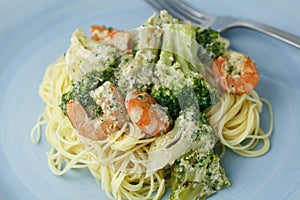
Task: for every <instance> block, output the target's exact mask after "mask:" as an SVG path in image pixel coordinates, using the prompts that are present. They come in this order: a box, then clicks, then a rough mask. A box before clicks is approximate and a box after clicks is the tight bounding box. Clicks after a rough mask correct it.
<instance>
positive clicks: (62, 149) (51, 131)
mask: <svg viewBox="0 0 300 200" xmlns="http://www.w3.org/2000/svg"><path fill="white" fill-rule="evenodd" d="M69 86H70V79H69V76H68V74H67V71H66V67H65V61H64V58H63V57H62V58H60V59H58V60H57V61H56V62H55V63H54V64H52V65H50V66H49V68H48V69H47V71H46V73H45V77H44V79H43V82H42V84H41V86H40V90H39V93H40V95H41V97H42V99H43V100H44V102H46V106H45V110H44V113H43V118H44V120H45V121H43V119H42V118H40V122H39V123H37V125H36V126H35V127H34V128H33V131H32V133H31V136H32V140H33V141H35V142H38V140H39V139H40V134H41V132H40V130H37V129H38V127H39V126H40V125H41V123H43V124H44V123H46V124H47V125H46V129H45V135H46V139H47V141H48V142H49V144H50V145H51V149H50V151H49V153H48V164H49V167H50V169H51V171H52V172H53V173H54V174H56V175H63V174H65V173H66V172H68V171H69V170H70V169H72V168H86V167H88V168H89V170H90V172H91V174H92V175H93V176H94V177H95V178H96V179H98V180H100V181H101V184H102V188H103V189H104V190H105V191H106V193H107V195H108V196H109V197H110V198H111V199H124V198H126V199H141V198H146V199H160V197H161V196H162V195H163V194H164V191H165V187H166V180H165V176H167V175H168V173H170V172H168V170H165V169H161V170H158V171H156V172H154V173H153V174H151V175H150V176H149V177H146V174H145V169H144V168H145V167H146V165H147V158H146V156H147V151H149V148H150V147H149V145H148V144H149V143H151V142H152V141H153V140H154V139H155V138H149V139H142V140H141V139H139V137H140V136H141V133H140V131H139V130H138V129H137V128H136V127H135V126H134V125H133V124H130V123H129V124H125V125H124V126H123V128H122V129H121V130H119V131H118V132H117V133H116V134H112V135H111V136H110V137H109V138H108V139H107V140H105V141H101V142H98V143H95V141H93V142H91V141H86V140H88V139H87V138H84V137H82V138H80V135H78V133H77V131H76V130H75V129H74V128H73V127H72V125H71V124H70V122H69V120H68V118H67V117H66V116H64V115H63V114H62V112H61V110H60V108H59V104H60V97H61V96H62V94H63V93H64V92H66V91H67V89H68V87H69ZM35 130H37V131H38V135H37V136H36V138H35V137H34V132H35ZM127 133H128V134H127ZM85 141H86V142H85ZM91 144H94V145H92V146H91ZM147 145H148V146H147ZM95 150H96V151H95ZM99 151H101V152H99ZM124 152H126V153H124ZM95 154H97V155H95ZM100 154H101V156H100ZM116 155H118V156H116ZM100 158H101V159H102V161H101V162H99V159H100ZM129 164H135V166H134V165H130V166H129ZM127 165H128V166H129V167H128V166H127ZM120 167H121V168H122V167H123V170H120Z"/></svg>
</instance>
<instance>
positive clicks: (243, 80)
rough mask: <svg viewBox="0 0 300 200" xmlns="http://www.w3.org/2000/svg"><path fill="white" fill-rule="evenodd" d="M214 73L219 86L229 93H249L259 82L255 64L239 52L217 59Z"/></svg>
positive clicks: (213, 69) (214, 64)
mask: <svg viewBox="0 0 300 200" xmlns="http://www.w3.org/2000/svg"><path fill="white" fill-rule="evenodd" d="M212 71H213V74H214V77H215V79H216V80H217V81H218V83H219V85H220V86H221V87H222V88H223V89H225V91H226V92H228V93H234V94H245V93H248V92H250V91H251V90H252V89H254V88H255V87H256V86H257V84H258V82H259V74H258V69H257V67H256V65H255V64H254V62H253V61H252V60H251V59H250V58H249V57H248V56H247V55H245V54H241V53H237V52H232V53H230V54H229V55H228V56H220V57H218V58H216V59H215V60H214V63H213V68H212Z"/></svg>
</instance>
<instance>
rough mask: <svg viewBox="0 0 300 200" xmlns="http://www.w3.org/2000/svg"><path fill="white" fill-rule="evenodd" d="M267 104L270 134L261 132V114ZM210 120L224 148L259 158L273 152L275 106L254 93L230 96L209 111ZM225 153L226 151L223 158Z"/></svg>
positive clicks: (227, 95) (226, 96) (227, 94)
mask: <svg viewBox="0 0 300 200" xmlns="http://www.w3.org/2000/svg"><path fill="white" fill-rule="evenodd" d="M263 104H265V105H267V107H268V110H269V115H270V122H269V130H268V131H267V132H266V133H265V132H264V131H263V130H262V129H261V128H260V116H259V114H260V112H261V111H262V106H263ZM207 117H208V120H209V121H210V123H211V125H212V126H213V127H214V129H215V132H216V134H217V136H218V138H219V140H220V142H221V144H223V145H225V146H227V147H228V148H230V149H231V150H232V151H234V152H235V153H237V154H239V155H242V156H246V157H255V156H261V155H263V154H265V153H266V152H267V151H268V150H269V148H270V141H269V136H270V135H271V133H272V131H273V111H272V106H271V104H270V103H269V102H268V101H267V100H266V99H262V98H260V97H259V96H258V94H257V93H256V92H255V91H254V90H253V91H251V92H250V93H249V94H243V95H235V94H229V93H226V94H225V95H224V97H223V98H222V99H221V100H220V101H219V102H218V103H217V104H216V105H214V106H213V107H211V108H210V109H209V110H208V111H207ZM261 143H262V144H261ZM224 151H225V149H224V148H223V150H222V155H223V154H224Z"/></svg>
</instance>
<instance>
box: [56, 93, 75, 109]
mask: <svg viewBox="0 0 300 200" xmlns="http://www.w3.org/2000/svg"><path fill="white" fill-rule="evenodd" d="M72 99H73V92H72V91H69V92H66V93H64V94H63V95H62V96H61V104H60V105H59V107H60V109H61V110H62V112H63V113H64V115H66V114H67V113H66V105H67V103H68V102H69V101H71V100H72Z"/></svg>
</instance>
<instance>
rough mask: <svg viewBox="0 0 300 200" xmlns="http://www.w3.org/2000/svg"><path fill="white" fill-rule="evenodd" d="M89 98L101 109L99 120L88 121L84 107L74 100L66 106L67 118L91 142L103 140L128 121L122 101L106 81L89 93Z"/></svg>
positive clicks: (115, 90)
mask: <svg viewBox="0 0 300 200" xmlns="http://www.w3.org/2000/svg"><path fill="white" fill-rule="evenodd" d="M91 96H93V98H94V99H96V103H97V104H98V105H100V107H101V108H102V111H103V115H102V116H101V117H100V118H99V119H94V120H92V119H90V118H89V116H88V114H87V112H86V111H85V109H84V107H83V106H82V105H81V104H80V102H78V101H75V100H71V101H70V102H68V103H67V105H66V112H67V117H68V118H69V120H70V122H71V124H72V126H73V127H74V128H75V129H76V130H78V132H79V134H80V135H82V136H85V137H88V138H90V139H92V140H104V139H106V138H107V136H108V135H110V134H112V133H113V132H115V131H117V130H119V129H120V128H121V127H122V125H123V124H124V123H125V121H126V120H128V115H127V113H126V109H125V104H124V99H123V97H122V95H121V94H120V93H119V91H118V90H117V89H116V88H115V87H114V85H113V84H112V83H110V82H108V81H107V82H105V83H104V84H103V85H102V86H100V87H99V88H97V89H96V90H95V91H93V92H91Z"/></svg>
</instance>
